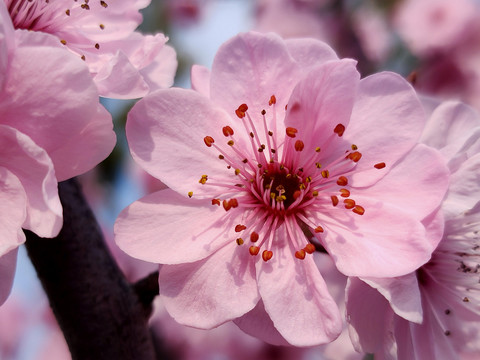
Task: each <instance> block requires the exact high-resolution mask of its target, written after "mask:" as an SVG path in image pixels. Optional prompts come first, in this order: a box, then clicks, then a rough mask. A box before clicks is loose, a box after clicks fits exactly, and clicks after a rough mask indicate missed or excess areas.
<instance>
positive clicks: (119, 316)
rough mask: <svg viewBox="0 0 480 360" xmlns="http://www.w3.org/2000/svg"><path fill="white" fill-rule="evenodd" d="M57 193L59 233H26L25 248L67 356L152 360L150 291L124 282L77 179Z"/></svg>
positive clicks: (65, 184)
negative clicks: (44, 236) (48, 235)
mask: <svg viewBox="0 0 480 360" xmlns="http://www.w3.org/2000/svg"><path fill="white" fill-rule="evenodd" d="M59 194H60V199H61V202H62V205H63V212H64V225H63V229H62V231H61V232H60V234H59V235H58V236H57V237H56V238H54V239H42V238H39V237H38V236H36V235H35V234H34V233H32V232H29V231H26V235H27V241H26V247H27V251H28V255H29V256H30V259H31V261H32V263H33V265H34V267H35V269H36V271H37V274H38V277H39V279H40V281H41V282H42V285H43V288H44V289H45V291H46V293H47V296H48V298H49V301H50V306H51V307H52V309H53V312H54V314H55V316H56V318H57V320H58V323H59V325H60V327H61V329H62V331H63V333H64V335H65V339H66V341H67V343H68V346H69V348H70V352H71V354H72V358H73V359H74V360H75V359H82V360H85V359H115V360H127V359H142V360H143V359H145V360H149V359H152V360H153V359H155V350H154V347H153V344H152V339H151V335H150V332H149V329H148V325H147V320H148V319H147V316H148V315H149V314H150V312H151V300H153V298H154V296H155V295H154V292H155V291H154V290H153V292H152V291H150V292H149V294H150V295H148V296H146V297H145V296H143V297H139V296H138V293H137V291H136V290H138V286H135V287H132V286H130V284H129V283H128V282H127V280H126V279H125V277H124V276H123V274H122V272H121V271H120V269H119V268H118V266H117V264H116V263H115V261H114V260H113V259H112V257H111V255H110V253H109V251H108V249H107V247H106V245H105V243H104V239H103V235H102V233H101V230H100V228H99V226H98V224H97V222H96V220H95V217H94V215H93V214H92V212H91V210H90V208H89V206H88V205H87V203H86V201H85V199H84V198H83V195H82V192H81V189H80V186H79V185H78V183H77V182H76V181H75V180H68V181H65V182H62V183H60V184H59ZM153 277H154V275H151V278H150V282H149V284H151V283H152V281H151V280H152V278H153ZM150 286H151V285H150ZM140 288H141V287H140ZM150 289H151V287H150ZM157 293H158V290H157Z"/></svg>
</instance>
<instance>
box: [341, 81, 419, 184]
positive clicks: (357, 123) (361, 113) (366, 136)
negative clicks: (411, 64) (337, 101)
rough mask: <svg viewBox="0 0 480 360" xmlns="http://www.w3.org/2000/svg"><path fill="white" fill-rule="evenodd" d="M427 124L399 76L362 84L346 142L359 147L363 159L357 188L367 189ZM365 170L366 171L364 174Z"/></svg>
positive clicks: (410, 89)
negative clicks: (378, 166) (383, 166)
mask: <svg viewBox="0 0 480 360" xmlns="http://www.w3.org/2000/svg"><path fill="white" fill-rule="evenodd" d="M425 122H426V117H425V113H424V110H423V108H422V106H421V104H420V102H419V100H418V98H417V95H416V94H415V91H414V90H413V88H412V87H411V86H410V84H408V83H407V82H406V80H405V79H403V78H402V77H400V75H397V74H394V73H390V72H383V73H379V74H374V75H371V76H368V77H366V78H365V79H362V80H361V81H360V87H359V91H358V96H357V99H356V102H355V106H354V108H353V111H352V118H351V121H350V124H349V126H348V127H347V129H346V131H345V135H344V138H345V139H346V140H348V141H350V142H351V143H352V144H355V145H357V146H358V150H359V151H360V152H361V153H362V155H363V156H362V159H361V160H360V161H359V162H358V164H357V170H356V172H355V173H354V174H353V176H352V180H353V182H352V183H353V184H355V186H359V187H361V186H368V185H371V184H373V183H375V182H376V181H377V180H378V179H380V178H381V177H383V176H384V175H385V174H386V171H378V170H377V169H375V168H374V165H375V164H378V163H381V162H384V163H385V164H386V165H387V169H392V168H393V166H394V165H395V163H396V162H397V161H398V160H399V159H400V158H401V157H402V156H404V155H405V154H406V153H407V152H408V151H410V150H411V149H412V148H413V146H415V145H416V144H417V141H418V139H419V137H420V134H421V132H422V130H423V127H424V125H425ZM362 170H363V171H362Z"/></svg>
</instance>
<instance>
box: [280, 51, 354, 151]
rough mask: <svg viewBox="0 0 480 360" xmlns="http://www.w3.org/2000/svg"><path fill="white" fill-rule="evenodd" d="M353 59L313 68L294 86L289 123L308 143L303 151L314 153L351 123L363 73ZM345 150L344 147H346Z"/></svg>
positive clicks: (325, 149)
mask: <svg viewBox="0 0 480 360" xmlns="http://www.w3.org/2000/svg"><path fill="white" fill-rule="evenodd" d="M355 64H356V62H355V61H353V60H350V59H345V60H338V61H330V62H327V63H325V64H323V65H320V66H318V67H316V68H315V69H314V70H312V71H310V72H309V73H308V74H307V75H306V76H305V77H304V78H303V79H302V80H301V81H300V82H299V83H298V85H297V86H296V87H295V89H293V92H292V96H291V97H290V99H289V100H288V110H287V117H286V119H285V126H287V127H293V128H296V129H297V130H298V134H297V138H298V139H300V140H302V141H303V142H304V144H305V150H304V151H302V155H304V156H308V157H310V156H311V155H310V154H311V153H312V152H313V151H314V149H315V148H316V147H317V146H320V147H321V148H322V154H323V152H325V151H327V154H328V153H330V152H331V151H332V150H331V149H329V148H325V147H324V146H323V145H324V144H325V143H326V141H327V139H328V138H330V137H332V136H335V137H337V135H336V134H335V133H334V129H335V127H336V126H337V125H338V124H342V125H344V126H345V127H348V123H349V121H350V115H351V112H352V107H353V104H354V101H355V96H356V93H357V87H358V83H359V80H360V74H359V73H358V71H357V69H356V67H355ZM342 151H343V150H342Z"/></svg>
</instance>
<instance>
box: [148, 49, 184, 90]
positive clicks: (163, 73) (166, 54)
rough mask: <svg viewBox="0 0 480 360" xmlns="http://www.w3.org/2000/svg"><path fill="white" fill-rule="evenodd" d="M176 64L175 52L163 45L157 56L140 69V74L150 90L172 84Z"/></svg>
mask: <svg viewBox="0 0 480 360" xmlns="http://www.w3.org/2000/svg"><path fill="white" fill-rule="evenodd" d="M177 66H178V62H177V53H176V52H175V50H174V49H173V48H172V47H171V46H168V45H164V46H163V47H162V48H161V49H160V51H159V53H158V54H157V56H156V57H155V58H154V59H153V60H152V61H151V62H150V63H149V64H148V65H146V66H145V67H143V68H142V69H140V74H141V75H142V77H143V80H144V81H145V82H146V83H147V85H148V88H149V91H150V92H152V91H155V90H157V89H164V88H168V87H170V86H172V85H173V81H174V78H175V72H176V71H177Z"/></svg>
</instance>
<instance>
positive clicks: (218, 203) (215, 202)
mask: <svg viewBox="0 0 480 360" xmlns="http://www.w3.org/2000/svg"><path fill="white" fill-rule="evenodd" d="M212 205H218V206H220V199H212Z"/></svg>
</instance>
